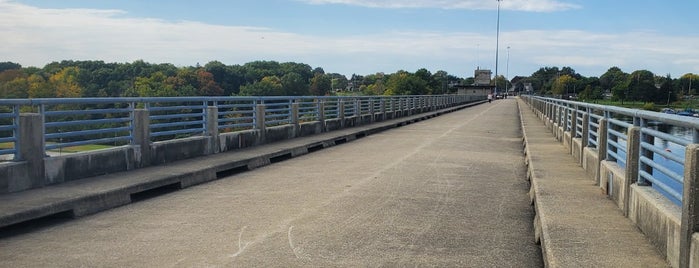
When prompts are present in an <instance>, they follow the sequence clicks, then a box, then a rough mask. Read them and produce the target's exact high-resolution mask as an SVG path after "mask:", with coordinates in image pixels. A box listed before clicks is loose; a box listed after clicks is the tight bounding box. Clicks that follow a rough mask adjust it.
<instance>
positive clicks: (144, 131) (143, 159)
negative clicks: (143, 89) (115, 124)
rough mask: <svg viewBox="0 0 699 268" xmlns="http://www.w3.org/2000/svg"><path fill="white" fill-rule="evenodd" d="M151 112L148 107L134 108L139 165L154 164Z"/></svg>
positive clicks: (135, 141) (134, 136)
mask: <svg viewBox="0 0 699 268" xmlns="http://www.w3.org/2000/svg"><path fill="white" fill-rule="evenodd" d="M149 115H150V113H149V112H148V110H146V109H134V110H133V120H134V121H133V145H136V146H138V148H139V150H140V152H141V153H140V157H136V159H138V160H137V162H138V163H137V165H138V166H139V167H147V166H150V165H151V164H152V159H153V158H152V150H151V142H150V118H149Z"/></svg>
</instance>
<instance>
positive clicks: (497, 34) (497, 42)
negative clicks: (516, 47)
mask: <svg viewBox="0 0 699 268" xmlns="http://www.w3.org/2000/svg"><path fill="white" fill-rule="evenodd" d="M497 1H498V21H497V26H496V30H495V94H496V95H497V93H498V55H499V54H498V50H500V1H501V0H497Z"/></svg>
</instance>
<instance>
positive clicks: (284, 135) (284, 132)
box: [263, 125, 296, 143]
mask: <svg viewBox="0 0 699 268" xmlns="http://www.w3.org/2000/svg"><path fill="white" fill-rule="evenodd" d="M263 132H265V135H264V137H265V143H272V142H277V141H282V140H288V139H293V138H296V125H281V126H274V127H267V128H265V129H264V131H263Z"/></svg>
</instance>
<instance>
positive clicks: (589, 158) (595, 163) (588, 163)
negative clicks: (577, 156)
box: [582, 147, 600, 184]
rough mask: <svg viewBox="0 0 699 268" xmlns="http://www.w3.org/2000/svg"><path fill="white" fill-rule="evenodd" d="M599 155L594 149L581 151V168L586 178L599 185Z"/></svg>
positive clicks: (589, 148) (587, 148) (586, 148)
mask: <svg viewBox="0 0 699 268" xmlns="http://www.w3.org/2000/svg"><path fill="white" fill-rule="evenodd" d="M598 156H599V154H598V152H597V149H596V148H591V147H585V149H583V159H582V167H583V169H584V170H585V174H587V177H588V178H590V179H592V181H594V182H595V184H599V164H600V161H599V158H598Z"/></svg>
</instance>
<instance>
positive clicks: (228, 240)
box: [0, 100, 543, 267]
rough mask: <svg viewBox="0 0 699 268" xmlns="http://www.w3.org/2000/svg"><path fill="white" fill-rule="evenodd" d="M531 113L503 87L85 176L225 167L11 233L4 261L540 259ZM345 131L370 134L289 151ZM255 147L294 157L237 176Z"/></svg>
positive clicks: (106, 180) (199, 263) (459, 263)
mask: <svg viewBox="0 0 699 268" xmlns="http://www.w3.org/2000/svg"><path fill="white" fill-rule="evenodd" d="M386 124H387V127H385V128H389V127H393V125H392V124H396V122H393V123H391V122H387V123H386ZM519 126H520V122H519V117H518V111H517V105H516V102H515V100H503V101H497V102H494V103H492V104H482V105H478V106H475V107H470V108H466V109H463V110H459V111H455V112H453V113H448V114H443V115H441V116H438V117H435V118H432V119H430V120H426V121H421V122H416V123H413V124H409V125H406V126H402V127H399V128H393V129H389V130H386V131H383V132H378V133H377V132H376V131H374V132H371V133H368V134H372V135H367V136H365V137H363V135H365V134H367V132H356V131H357V129H354V130H352V131H355V132H353V133H350V132H348V133H345V134H344V135H345V136H335V137H327V136H320V137H313V138H308V139H298V140H294V141H289V142H285V143H279V144H271V145H267V146H262V147H259V148H253V149H251V150H246V151H241V152H236V153H230V154H221V155H215V156H211V157H207V158H204V159H193V160H191V161H185V162H181V163H178V164H177V165H169V166H164V167H154V168H149V169H144V170H137V171H133V172H126V173H122V174H115V175H110V176H105V177H102V178H99V179H97V180H93V182H91V184H90V187H85V185H87V184H88V182H87V181H86V182H84V183H83V184H73V186H72V187H75V188H76V189H77V188H80V189H81V191H84V192H85V191H87V192H89V191H93V192H102V193H103V194H100V195H98V197H95V198H94V199H93V200H92V202H93V203H94V204H100V203H105V202H106V203H109V202H112V201H110V200H112V198H114V199H116V200H119V199H120V198H124V199H131V197H134V196H133V195H129V194H123V193H120V194H116V193H113V194H112V193H111V192H110V191H112V190H113V189H118V188H119V187H122V188H124V189H128V190H129V191H132V190H133V189H132V188H138V187H141V189H146V188H148V187H152V186H153V185H151V184H153V183H156V182H152V181H151V180H152V178H155V177H167V176H174V178H173V179H171V180H170V181H165V182H161V181H158V182H157V184H158V185H165V186H167V185H171V186H172V185H173V184H174V186H183V185H184V184H188V183H189V182H190V181H188V180H187V179H188V178H190V177H197V176H198V174H200V173H205V172H209V171H206V170H210V169H213V168H212V167H219V166H220V167H223V168H220V169H215V170H218V171H217V173H219V177H221V179H219V180H216V181H213V182H209V183H205V184H200V185H196V186H193V187H189V188H186V189H182V190H179V191H175V192H173V193H169V194H166V195H160V196H157V197H154V198H151V199H147V200H144V201H141V202H137V203H132V204H129V205H126V206H120V207H117V208H114V209H110V210H107V211H104V212H101V213H98V214H92V215H88V216H85V217H81V218H78V219H74V220H68V221H65V222H60V223H56V224H51V225H48V226H43V227H41V228H38V229H31V230H30V231H29V232H19V233H14V234H7V235H6V236H5V237H2V238H0V266H2V267H49V266H50V267H78V266H87V267H95V266H100V267H104V266H107V267H203V266H206V267H210V266H212V267H302V266H303V267H307V266H311V267H338V266H339V267H375V266H391V267H404V266H436V267H541V266H542V265H543V262H542V260H541V251H540V248H539V247H538V245H536V243H535V242H534V239H533V233H534V227H533V224H532V223H533V211H532V209H531V206H530V204H529V197H528V190H529V184H528V183H527V181H526V176H525V175H526V168H525V165H524V157H523V155H522V144H521V132H520V129H519ZM334 135H340V134H337V133H336V134H334ZM341 137H346V138H347V139H354V138H357V137H362V138H361V139H358V140H355V141H352V142H350V143H347V144H345V145H342V146H333V147H328V148H325V149H323V150H319V151H317V152H314V153H312V154H306V155H303V156H300V157H294V158H291V159H287V158H289V157H292V156H297V155H301V154H302V153H303V151H304V150H302V149H301V148H306V149H308V148H315V149H318V148H319V147H317V145H318V144H321V145H323V144H326V143H343V142H344V140H340V139H341ZM324 147H325V146H321V147H320V148H324ZM294 148H296V149H294ZM282 149H283V150H282ZM315 149H313V150H311V151H314V150H315ZM280 150H281V151H280ZM285 150H289V151H285ZM256 156H257V157H256ZM251 157H252V159H258V160H256V161H252V162H246V165H251V164H252V165H255V163H258V164H259V163H265V162H270V161H271V162H275V161H272V160H274V159H276V160H285V161H282V162H279V163H276V164H274V165H269V166H266V167H264V168H257V169H254V170H251V171H247V172H242V173H238V174H235V175H232V176H227V175H230V174H234V173H236V172H238V171H243V170H242V169H247V168H236V167H241V166H240V163H238V162H239V161H242V160H240V159H242V158H251ZM232 162H236V163H238V164H231V163H232ZM224 166H225V167H224ZM245 167H247V166H245ZM168 174H170V175H168ZM172 174H176V176H175V175H172ZM117 181H118V182H119V183H118V184H119V186H115V184H117ZM127 182H131V185H139V186H127ZM62 188H63V189H62V190H61V191H63V192H64V193H69V192H72V193H73V194H79V191H77V190H70V191H69V189H68V188H70V187H68V186H63V187H62ZM166 188H167V187H166ZM174 188H177V187H174ZM58 189H61V188H60V187H55V188H51V187H48V188H45V189H43V190H42V191H41V192H35V195H36V194H39V193H40V194H41V195H44V196H51V195H52V194H53V195H55V194H54V193H53V192H52V191H58ZM129 191H126V192H127V193H128V192H129ZM139 195H140V194H139ZM18 196H20V195H15V197H18ZM27 196H28V195H25V197H24V198H27V199H26V200H29V199H30V198H29V197H27ZM120 196H121V197H120ZM38 199H42V198H40V197H39V196H35V200H38ZM43 199H44V200H46V198H43ZM7 201H9V200H7V199H6V200H4V201H3V204H5V202H7ZM127 201H130V200H127ZM34 202H38V201H34ZM86 203H87V201H86ZM117 203H118V202H117ZM117 203H114V204H117ZM27 204H29V203H26V202H25V203H24V205H27ZM18 205H19V204H18ZM85 206H86V207H83V208H80V210H84V211H89V210H90V208H89V207H88V205H85ZM2 208H3V209H5V210H6V209H7V206H5V205H3V207H2Z"/></svg>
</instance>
